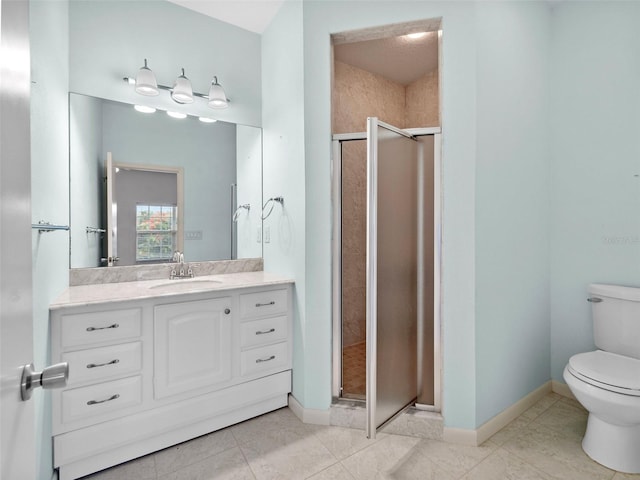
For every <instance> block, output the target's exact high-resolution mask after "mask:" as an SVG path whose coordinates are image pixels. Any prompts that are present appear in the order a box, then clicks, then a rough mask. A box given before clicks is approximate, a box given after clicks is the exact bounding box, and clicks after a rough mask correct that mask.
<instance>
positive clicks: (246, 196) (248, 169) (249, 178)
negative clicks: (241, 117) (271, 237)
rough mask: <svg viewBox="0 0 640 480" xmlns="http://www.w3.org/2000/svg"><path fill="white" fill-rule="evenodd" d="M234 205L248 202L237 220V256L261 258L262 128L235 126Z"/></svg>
mask: <svg viewBox="0 0 640 480" xmlns="http://www.w3.org/2000/svg"><path fill="white" fill-rule="evenodd" d="M236 156H237V162H236V180H237V183H238V190H237V202H236V205H243V204H249V206H250V208H249V210H248V211H247V210H244V209H243V210H241V211H240V214H239V216H238V218H237V221H236V227H237V230H236V231H237V246H238V251H237V253H238V256H237V258H255V257H262V220H261V219H260V217H261V214H262V130H261V129H259V128H257V127H248V126H246V125H238V126H237V128H236Z"/></svg>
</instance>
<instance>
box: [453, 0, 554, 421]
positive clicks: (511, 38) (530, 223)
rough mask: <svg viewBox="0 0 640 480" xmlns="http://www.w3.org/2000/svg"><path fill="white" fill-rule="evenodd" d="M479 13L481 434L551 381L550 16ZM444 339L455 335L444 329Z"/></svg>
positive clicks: (515, 7) (508, 8)
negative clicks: (501, 414) (504, 412)
mask: <svg viewBox="0 0 640 480" xmlns="http://www.w3.org/2000/svg"><path fill="white" fill-rule="evenodd" d="M476 11H477V21H476V25H477V27H476V32H477V36H476V51H477V73H476V75H477V77H476V82H477V83H476V89H477V95H476V109H477V117H476V118H477V121H476V123H477V136H476V196H475V210H476V213H475V219H476V234H475V239H476V241H475V250H476V314H475V315H476V322H475V331H476V385H477V394H476V424H478V425H480V424H482V423H484V422H486V421H487V420H489V419H490V418H491V417H493V416H495V415H496V414H498V413H499V412H501V411H502V410H504V409H506V408H508V407H509V406H510V405H512V404H513V403H515V402H517V401H518V400H519V399H520V398H522V397H523V396H525V395H526V394H528V393H529V392H531V391H532V390H534V389H536V388H537V387H539V386H540V385H542V384H544V383H545V382H546V381H548V380H549V368H550V340H549V338H550V324H549V268H550V267H549V226H550V221H549V213H550V212H549V194H550V184H549V180H550V172H549V166H550V162H549V143H550V141H549V129H548V125H549V121H548V119H549V108H548V94H549V81H548V78H549V66H548V64H549V62H548V55H549V43H550V10H549V7H548V5H547V4H546V3H545V2H501V3H494V2H479V3H478V6H477V9H476ZM446 60H447V59H446V58H445V62H446ZM446 87H447V85H445V88H446ZM445 108H446V107H445ZM445 135H446V133H445ZM446 161H447V158H446V157H445V162H446ZM445 202H446V199H445ZM446 268H447V267H446V263H445V271H446ZM444 329H445V336H446V335H454V336H455V337H457V336H458V335H459V332H457V331H454V332H451V330H450V329H448V328H447V325H446V319H445V328H444ZM445 338H446V337H445ZM446 368H447V365H445V369H446Z"/></svg>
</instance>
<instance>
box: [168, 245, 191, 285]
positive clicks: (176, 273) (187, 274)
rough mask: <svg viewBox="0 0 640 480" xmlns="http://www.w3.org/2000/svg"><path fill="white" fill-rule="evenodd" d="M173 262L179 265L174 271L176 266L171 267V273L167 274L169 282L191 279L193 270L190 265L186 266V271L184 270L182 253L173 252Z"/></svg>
mask: <svg viewBox="0 0 640 480" xmlns="http://www.w3.org/2000/svg"><path fill="white" fill-rule="evenodd" d="M173 262H174V263H176V264H179V265H180V267H179V268H178V269H177V270H176V265H172V266H171V273H170V274H169V279H171V280H175V279H182V278H193V277H194V275H193V269H192V268H191V265H189V264H188V263H187V264H186V269H185V263H184V253H181V252H178V251H176V252H174V254H173Z"/></svg>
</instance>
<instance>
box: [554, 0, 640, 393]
mask: <svg viewBox="0 0 640 480" xmlns="http://www.w3.org/2000/svg"><path fill="white" fill-rule="evenodd" d="M638 25H640V3H638V2H575V3H574V2H560V3H557V4H556V6H555V7H554V12H553V16H552V29H553V43H552V47H553V48H552V49H551V72H552V77H551V87H552V88H551V105H552V110H551V125H552V137H551V139H552V143H551V147H552V148H551V152H552V172H553V173H552V194H551V205H552V210H551V221H552V224H551V225H552V230H551V346H552V349H551V369H552V370H551V371H552V377H553V379H554V380H558V381H564V380H562V370H563V368H564V366H565V365H566V363H567V360H568V359H569V357H570V356H571V355H573V354H574V353H577V352H582V351H587V350H591V349H593V348H594V345H593V328H592V323H591V316H590V310H589V304H588V303H587V302H586V301H585V299H586V287H587V285H588V284H589V283H598V282H599V283H613V284H622V285H630V286H636V287H637V286H640V213H639V212H640V177H638V175H640V135H639V132H640V89H639V88H638V86H639V85H640V33H639V32H640V31H639V30H638Z"/></svg>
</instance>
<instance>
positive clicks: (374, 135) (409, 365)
mask: <svg viewBox="0 0 640 480" xmlns="http://www.w3.org/2000/svg"><path fill="white" fill-rule="evenodd" d="M336 137H338V138H337V139H334V152H333V156H334V167H333V168H334V192H333V197H334V266H333V272H334V278H333V280H334V281H333V284H334V397H337V398H347V399H361V400H365V402H366V407H367V427H366V430H367V436H369V437H375V434H376V431H377V430H378V429H379V428H381V427H382V426H384V425H385V424H386V423H387V422H388V421H390V420H391V419H393V418H394V417H395V416H396V415H397V414H398V413H400V412H402V411H403V410H404V409H405V408H406V407H408V406H411V405H414V404H416V403H417V404H419V405H420V406H422V407H425V408H427V409H431V410H439V397H440V393H439V390H440V385H439V384H440V382H439V379H440V374H439V368H440V361H439V301H435V299H439V238H437V236H438V235H439V228H436V225H437V224H439V213H438V212H439V208H440V206H439V200H438V197H439V187H436V184H437V182H435V181H434V179H435V178H438V177H439V162H438V161H436V160H439V153H438V150H439V145H440V131H439V128H438V129H419V131H417V130H416V131H412V130H409V131H404V130H400V129H398V128H395V127H393V126H392V125H388V124H386V123H384V122H380V121H379V120H378V119H377V118H375V117H372V118H369V119H368V121H367V133H366V135H362V134H346V135H345V134H343V135H336ZM335 179H338V181H335ZM365 351H366V354H365V353H364V352H365ZM363 356H364V358H362V357H363ZM365 373H366V375H365ZM365 378H366V380H365ZM365 385H366V388H363V387H364V386H365Z"/></svg>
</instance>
